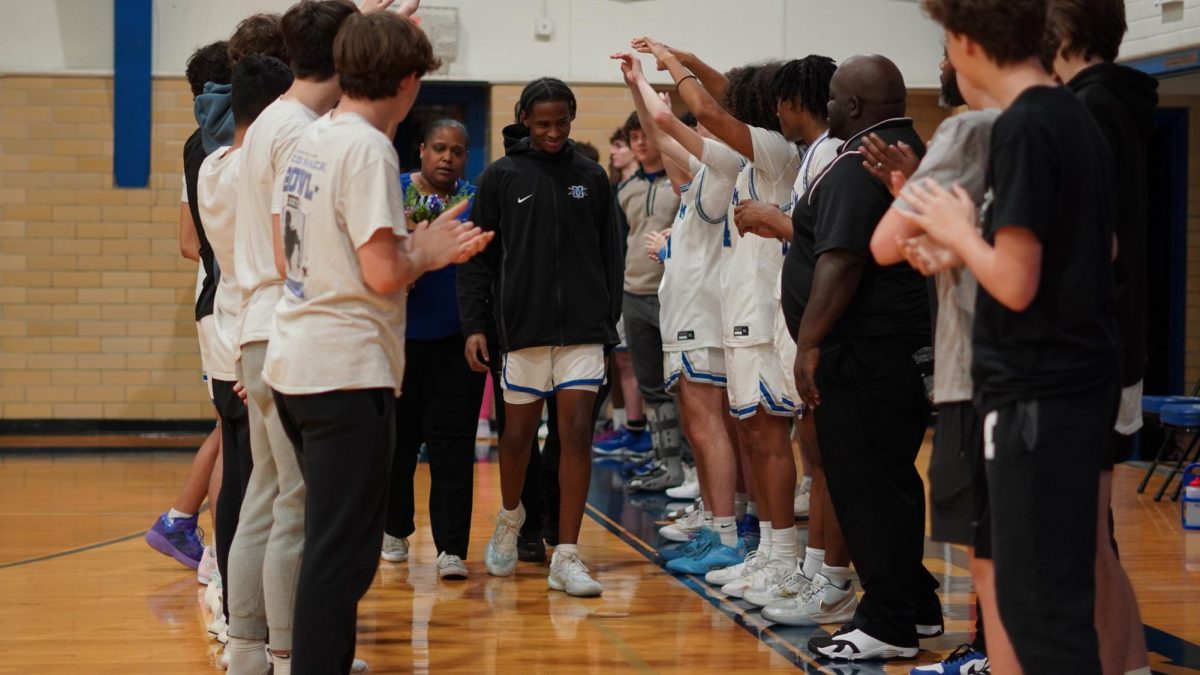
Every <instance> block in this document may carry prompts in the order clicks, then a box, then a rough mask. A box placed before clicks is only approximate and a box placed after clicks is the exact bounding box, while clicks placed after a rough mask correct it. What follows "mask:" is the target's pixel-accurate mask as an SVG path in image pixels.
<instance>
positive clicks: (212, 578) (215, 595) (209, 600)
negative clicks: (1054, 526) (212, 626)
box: [204, 570, 222, 615]
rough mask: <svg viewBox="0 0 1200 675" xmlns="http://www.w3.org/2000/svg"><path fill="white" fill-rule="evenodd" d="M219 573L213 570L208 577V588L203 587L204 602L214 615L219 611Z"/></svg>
mask: <svg viewBox="0 0 1200 675" xmlns="http://www.w3.org/2000/svg"><path fill="white" fill-rule="evenodd" d="M221 583H222V581H221V573H220V572H219V571H217V570H213V572H212V574H210V575H209V577H208V588H206V589H204V604H206V605H208V609H209V611H211V612H212V613H213V614H214V615H216V614H220V613H221Z"/></svg>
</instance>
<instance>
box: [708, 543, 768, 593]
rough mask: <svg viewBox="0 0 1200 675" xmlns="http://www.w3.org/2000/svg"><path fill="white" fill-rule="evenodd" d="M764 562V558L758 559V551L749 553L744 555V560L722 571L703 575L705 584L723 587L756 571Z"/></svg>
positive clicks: (713, 571)
mask: <svg viewBox="0 0 1200 675" xmlns="http://www.w3.org/2000/svg"><path fill="white" fill-rule="evenodd" d="M765 562H766V559H765V558H759V557H758V551H750V553H748V554H746V559H745V560H744V561H742V562H740V563H738V564H736V565H733V566H731V567H726V568H724V569H719V570H712V571H710V572H708V573H707V574H705V575H704V581H705V583H708V584H712V585H713V586H724V585H725V584H727V583H729V582H731V581H737V580H738V579H741V578H742V577H744V576H746V575H747V574H749V573H751V572H753V571H754V570H756V569H758V567H759V565H762V564H763V563H765Z"/></svg>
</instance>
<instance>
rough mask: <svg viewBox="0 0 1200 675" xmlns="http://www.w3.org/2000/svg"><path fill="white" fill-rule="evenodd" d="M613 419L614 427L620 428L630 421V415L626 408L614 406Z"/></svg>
mask: <svg viewBox="0 0 1200 675" xmlns="http://www.w3.org/2000/svg"><path fill="white" fill-rule="evenodd" d="M612 420H613V429H620V428H621V427H623V426H625V423H626V422H628V421H629V417H627V416H626V414H625V409H624V408H613V415H612Z"/></svg>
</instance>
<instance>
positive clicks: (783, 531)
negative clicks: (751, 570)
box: [771, 525, 796, 567]
mask: <svg viewBox="0 0 1200 675" xmlns="http://www.w3.org/2000/svg"><path fill="white" fill-rule="evenodd" d="M771 539H772V540H773V545H772V547H771V548H772V550H771V557H772V559H774V560H778V561H779V562H781V563H783V564H785V565H787V566H788V567H795V566H796V528H795V527H794V526H792V525H789V526H787V527H783V528H778V529H772V530H771Z"/></svg>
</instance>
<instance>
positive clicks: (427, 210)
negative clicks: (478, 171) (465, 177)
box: [404, 181, 471, 223]
mask: <svg viewBox="0 0 1200 675" xmlns="http://www.w3.org/2000/svg"><path fill="white" fill-rule="evenodd" d="M470 198H471V190H470V189H469V183H467V182H465V181H459V185H458V190H457V191H456V192H455V193H454V194H452V195H450V198H449V199H443V198H442V197H439V196H438V195H427V194H422V193H421V191H420V190H418V189H417V184H416V183H415V182H413V183H410V184H409V186H408V190H407V191H405V194H404V215H406V216H408V219H409V221H410V222H413V223H419V222H421V221H423V220H428V221H430V222H432V221H433V219H435V218H437V217H438V216H439V215H441V214H442V211H445V210H446V209H448V208H450V207H451V206H454V205H455V204H457V203H459V202H461V201H463V200H464V199H470Z"/></svg>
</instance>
